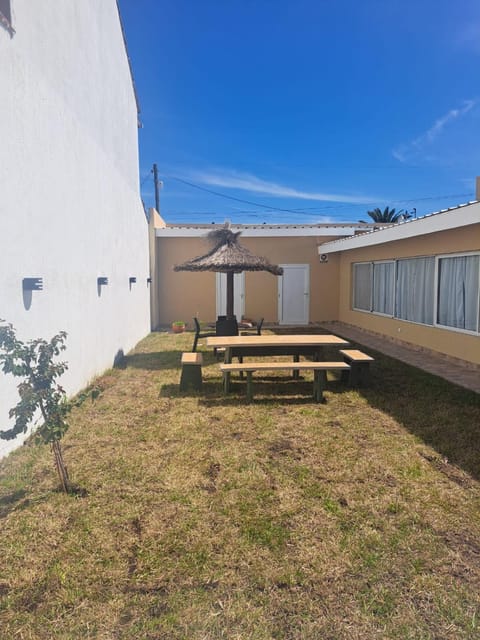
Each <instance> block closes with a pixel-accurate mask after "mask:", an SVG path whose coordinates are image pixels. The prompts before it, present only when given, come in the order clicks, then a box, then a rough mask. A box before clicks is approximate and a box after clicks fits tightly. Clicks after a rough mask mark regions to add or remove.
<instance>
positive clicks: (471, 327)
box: [437, 255, 480, 332]
mask: <svg viewBox="0 0 480 640" xmlns="http://www.w3.org/2000/svg"><path fill="white" fill-rule="evenodd" d="M479 286H480V256H478V255H471V256H454V257H445V258H438V288H437V296H438V297H437V324H439V325H443V326H446V327H454V328H455V329H464V330H465V331H475V332H476V331H479V330H480V326H479V314H480V311H479V304H480V303H479Z"/></svg>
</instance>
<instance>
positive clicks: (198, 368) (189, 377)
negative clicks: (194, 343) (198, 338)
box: [180, 352, 203, 391]
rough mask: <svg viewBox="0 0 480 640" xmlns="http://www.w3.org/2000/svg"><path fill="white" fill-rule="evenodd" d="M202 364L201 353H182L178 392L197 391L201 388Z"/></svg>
mask: <svg viewBox="0 0 480 640" xmlns="http://www.w3.org/2000/svg"><path fill="white" fill-rule="evenodd" d="M202 364H203V355H202V354H201V353H198V352H195V353H191V352H186V353H182V374H181V376H180V390H181V391H186V390H187V389H190V388H193V389H197V390H198V391H200V390H201V388H202Z"/></svg>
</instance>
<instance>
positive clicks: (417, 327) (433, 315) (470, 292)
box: [319, 200, 480, 365]
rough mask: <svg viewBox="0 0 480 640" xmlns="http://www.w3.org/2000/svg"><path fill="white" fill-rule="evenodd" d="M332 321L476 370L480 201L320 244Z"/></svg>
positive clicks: (479, 311) (479, 310)
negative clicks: (332, 277)
mask: <svg viewBox="0 0 480 640" xmlns="http://www.w3.org/2000/svg"><path fill="white" fill-rule="evenodd" d="M319 252H321V253H322V254H327V255H328V256H329V258H330V257H332V258H333V257H335V258H336V260H337V262H336V264H337V265H338V269H339V271H338V275H337V277H338V280H337V282H338V309H337V319H338V320H339V321H341V322H345V323H348V324H351V325H354V326H356V327H360V328H363V329H367V330H370V331H374V332H376V333H380V334H383V335H385V336H388V337H389V338H395V339H400V340H402V341H405V342H408V343H410V344H412V345H415V346H418V347H421V348H427V349H430V350H433V351H438V352H440V353H443V354H446V355H448V356H451V357H453V358H459V359H461V360H465V361H467V362H471V363H473V364H476V365H480V324H479V323H480V319H479V317H480V202H479V201H478V200H477V201H476V202H472V203H469V204H466V205H461V206H458V207H454V208H452V209H449V210H446V211H440V212H438V213H434V214H431V215H429V216H425V217H423V218H419V219H418V220H411V221H408V222H403V223H400V224H396V225H393V226H392V227H390V228H388V229H380V230H377V231H373V232H371V233H367V234H364V235H362V236H360V237H356V238H348V239H343V240H339V241H334V242H327V243H324V244H323V245H322V246H320V247H319Z"/></svg>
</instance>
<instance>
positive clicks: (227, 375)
mask: <svg viewBox="0 0 480 640" xmlns="http://www.w3.org/2000/svg"><path fill="white" fill-rule="evenodd" d="M229 391H230V372H229V371H224V372H223V393H224V394H225V395H227V393H228V392H229Z"/></svg>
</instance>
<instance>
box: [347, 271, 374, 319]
mask: <svg viewBox="0 0 480 640" xmlns="http://www.w3.org/2000/svg"><path fill="white" fill-rule="evenodd" d="M357 265H370V300H369V309H361V308H359V307H356V306H355V267H356V266H357ZM372 284H373V262H372V261H371V260H364V261H363V262H352V285H353V286H352V295H351V305H352V309H353V311H358V312H359V313H372V292H373V290H372Z"/></svg>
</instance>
